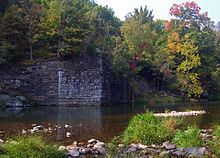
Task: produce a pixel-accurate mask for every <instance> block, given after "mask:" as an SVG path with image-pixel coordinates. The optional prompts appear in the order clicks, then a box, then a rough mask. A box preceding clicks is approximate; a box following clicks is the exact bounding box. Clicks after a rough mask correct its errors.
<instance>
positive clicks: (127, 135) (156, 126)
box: [122, 112, 180, 145]
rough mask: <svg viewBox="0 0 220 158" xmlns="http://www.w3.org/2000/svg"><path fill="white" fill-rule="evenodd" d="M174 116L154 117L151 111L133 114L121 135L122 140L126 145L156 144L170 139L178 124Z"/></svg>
mask: <svg viewBox="0 0 220 158" xmlns="http://www.w3.org/2000/svg"><path fill="white" fill-rule="evenodd" d="M179 122H180V121H178V120H177V119H176V118H166V119H165V118H161V117H156V116H154V115H153V113H151V112H146V113H145V114H143V115H140V114H138V115H136V116H134V117H133V118H132V119H131V120H130V123H129V125H128V127H127V128H126V130H125V132H124V134H123V135H122V141H123V142H124V143H125V144H126V145H128V144H131V143H142V144H146V145H151V144H158V143H162V142H164V141H167V140H171V139H172V137H173V136H174V134H175V130H176V128H178V126H179Z"/></svg>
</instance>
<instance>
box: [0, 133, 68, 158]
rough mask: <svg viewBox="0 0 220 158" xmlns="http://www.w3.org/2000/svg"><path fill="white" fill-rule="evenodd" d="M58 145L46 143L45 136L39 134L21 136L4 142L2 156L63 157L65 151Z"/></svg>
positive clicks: (0, 155) (18, 157)
mask: <svg viewBox="0 0 220 158" xmlns="http://www.w3.org/2000/svg"><path fill="white" fill-rule="evenodd" d="M57 148H58V147H57V146H56V145H51V144H46V143H45V141H44V140H43V137H41V136H37V135H25V136H19V137H17V138H15V139H9V140H8V141H6V142H5V143H3V144H2V153H0V157H3V158H4V157H5V158H6V157H11V158H25V157H28V158H46V157H47V158H61V157H63V156H64V155H65V152H64V151H58V149H57Z"/></svg>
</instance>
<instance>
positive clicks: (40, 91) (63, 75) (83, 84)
mask: <svg viewBox="0 0 220 158" xmlns="http://www.w3.org/2000/svg"><path fill="white" fill-rule="evenodd" d="M110 78H111V77H110V62H109V60H108V58H107V57H106V56H105V55H103V54H99V55H97V56H93V57H92V56H90V57H88V56H86V57H85V56H83V55H82V54H81V55H79V56H77V57H76V58H75V59H74V60H71V61H48V62H41V63H37V64H35V65H33V66H22V67H18V68H14V69H10V70H8V71H1V72H0V88H1V89H17V90H19V91H20V92H22V93H23V94H24V95H26V96H28V97H29V98H31V99H33V100H36V101H37V102H38V104H40V105H54V106H58V105H60V106H80V105H101V104H108V103H110V102H111V100H112V95H111V79H110Z"/></svg>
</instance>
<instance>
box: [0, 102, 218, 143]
mask: <svg viewBox="0 0 220 158" xmlns="http://www.w3.org/2000/svg"><path fill="white" fill-rule="evenodd" d="M146 108H147V109H149V110H151V111H154V112H164V111H166V110H169V111H172V110H176V111H186V110H205V111H207V114H206V115H200V116H190V117H187V118H185V121H186V123H187V124H192V125H196V126H197V127H199V128H212V127H213V125H220V102H209V103H202V104H174V105H154V106H146ZM144 112H145V109H144V105H134V106H131V105H118V106H117V105H115V106H105V107H77V108H74V107H38V108H35V109H29V110H27V109H26V110H25V109H17V110H12V109H7V110H4V111H0V138H4V137H5V136H9V137H10V136H12V135H14V134H15V133H17V132H19V131H20V132H21V130H22V129H25V130H28V129H31V128H33V125H32V124H37V125H42V126H43V127H45V128H49V127H51V128H52V129H53V130H54V131H53V132H51V133H46V138H47V139H48V141H52V142H54V141H57V140H59V141H61V142H62V143H63V144H71V143H72V142H73V141H74V140H76V141H79V142H86V141H87V140H88V139H91V138H96V139H99V140H101V141H104V142H107V141H109V140H111V139H112V138H113V137H114V136H117V135H120V134H121V133H122V132H123V131H124V129H125V128H126V126H127V124H128V122H129V119H130V118H131V117H132V116H133V115H135V114H137V113H144ZM65 124H69V125H71V126H72V127H71V128H64V125H65ZM55 126H61V128H56V127H55ZM55 129H56V130H55ZM66 132H70V133H71V134H72V136H71V137H70V138H66V136H65V133H66Z"/></svg>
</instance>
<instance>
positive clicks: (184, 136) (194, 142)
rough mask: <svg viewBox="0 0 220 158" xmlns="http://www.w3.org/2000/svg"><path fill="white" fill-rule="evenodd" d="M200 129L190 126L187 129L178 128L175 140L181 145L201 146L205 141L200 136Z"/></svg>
mask: <svg viewBox="0 0 220 158" xmlns="http://www.w3.org/2000/svg"><path fill="white" fill-rule="evenodd" d="M199 134H200V130H199V129H197V128H196V127H192V126H189V127H188V128H187V131H180V130H178V131H177V132H176V134H175V138H174V142H175V143H177V144H178V146H180V147H200V146H202V145H204V141H203V140H202V139H201V138H200V136H199Z"/></svg>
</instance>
